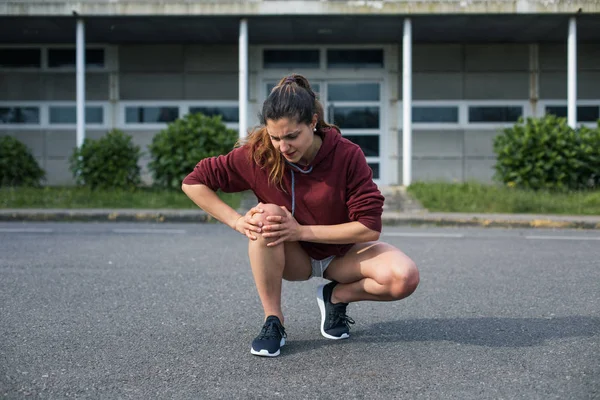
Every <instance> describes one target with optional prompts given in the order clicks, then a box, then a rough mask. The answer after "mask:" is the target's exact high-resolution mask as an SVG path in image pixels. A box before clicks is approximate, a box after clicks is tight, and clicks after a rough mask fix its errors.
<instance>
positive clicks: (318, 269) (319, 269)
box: [310, 256, 335, 278]
mask: <svg viewBox="0 0 600 400" xmlns="http://www.w3.org/2000/svg"><path fill="white" fill-rule="evenodd" d="M334 258H335V256H329V257H327V258H324V259H322V260H315V259H314V258H311V259H310V265H311V267H312V273H311V275H310V277H311V278H322V277H323V274H324V273H325V270H326V269H327V267H329V264H331V262H332V261H333V259H334Z"/></svg>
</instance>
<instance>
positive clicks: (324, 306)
mask: <svg viewBox="0 0 600 400" xmlns="http://www.w3.org/2000/svg"><path fill="white" fill-rule="evenodd" d="M335 285H337V282H330V283H328V284H327V285H321V286H319V287H318V288H317V303H319V309H320V310H321V335H323V336H325V337H326V338H327V339H335V340H337V339H346V338H348V337H350V334H349V332H350V324H353V323H354V320H353V319H352V318H350V317H349V316H347V315H346V306H347V305H348V303H337V304H332V303H331V293H333V288H334V287H335Z"/></svg>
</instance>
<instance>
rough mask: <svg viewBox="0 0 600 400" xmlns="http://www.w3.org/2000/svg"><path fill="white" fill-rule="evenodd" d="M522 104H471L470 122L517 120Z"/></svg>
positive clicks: (520, 113)
mask: <svg viewBox="0 0 600 400" xmlns="http://www.w3.org/2000/svg"><path fill="white" fill-rule="evenodd" d="M522 115H523V107H522V106H469V122H475V123H480V122H484V123H485V122H496V123H497V122H517V120H518V119H519V117H521V116H522Z"/></svg>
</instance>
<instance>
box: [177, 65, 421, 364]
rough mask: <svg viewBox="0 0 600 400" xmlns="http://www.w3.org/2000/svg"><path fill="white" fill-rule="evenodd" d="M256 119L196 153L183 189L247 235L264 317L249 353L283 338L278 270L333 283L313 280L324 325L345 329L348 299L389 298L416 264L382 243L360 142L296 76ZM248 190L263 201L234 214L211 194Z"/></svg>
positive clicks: (410, 286)
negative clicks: (235, 139) (220, 148)
mask: <svg viewBox="0 0 600 400" xmlns="http://www.w3.org/2000/svg"><path fill="white" fill-rule="evenodd" d="M260 119H261V126H260V127H258V128H257V129H255V130H254V131H253V132H252V133H251V134H250V135H249V136H248V137H247V139H246V140H245V141H244V142H243V143H240V145H239V146H237V147H236V148H235V149H234V150H232V151H231V152H230V153H229V154H227V155H224V156H219V157H211V158H207V159H204V160H202V161H200V162H199V163H198V164H197V166H196V167H195V168H194V171H192V172H191V173H190V174H189V175H188V176H187V177H186V178H185V179H184V181H183V186H182V189H183V191H184V192H185V193H186V194H187V196H188V197H189V198H190V199H191V200H192V201H194V203H196V204H197V205H198V206H199V207H200V208H202V209H203V210H205V211H206V212H207V213H209V214H211V215H212V216H214V217H215V218H216V219H218V220H219V221H221V222H222V223H224V224H227V225H228V226H230V227H231V228H232V229H235V230H236V231H238V232H240V233H241V234H244V235H245V236H246V237H247V238H248V239H249V245H248V247H249V248H248V253H249V258H250V266H251V268H252V273H253V276H254V281H255V284H256V288H257V290H258V294H259V297H260V300H261V303H262V306H263V308H264V313H265V321H264V324H263V327H262V330H261V332H260V334H259V335H258V336H257V337H256V338H255V339H254V341H253V342H252V346H251V353H252V354H255V355H259V356H269V357H273V356H277V355H279V353H280V348H281V346H283V345H284V344H285V338H286V332H285V329H284V318H283V313H282V311H281V284H282V279H286V280H289V281H301V280H308V279H310V278H311V277H313V276H317V277H323V278H325V279H328V280H330V281H331V282H330V283H328V284H326V285H321V286H319V287H318V289H317V303H318V305H319V309H320V311H321V334H322V335H323V336H324V337H326V338H328V339H345V338H347V337H349V324H353V323H354V321H353V320H352V319H351V318H350V317H348V316H347V315H346V306H347V305H348V303H351V302H355V301H361V300H372V301H392V300H399V299H402V298H404V297H406V296H409V295H410V294H411V293H412V292H413V291H414V290H415V289H416V287H417V285H418V283H419V272H418V270H417V267H416V266H415V263H414V262H413V261H412V260H411V259H410V258H409V257H408V256H406V255H405V254H404V253H402V252H401V251H400V250H398V249H396V248H395V247H393V246H391V245H389V244H386V243H382V242H379V241H378V239H379V235H380V232H381V214H382V211H383V202H384V198H383V196H382V195H381V193H380V192H379V190H378V188H377V186H376V185H375V183H374V182H373V179H372V177H373V175H372V172H371V169H370V168H369V166H368V165H367V162H366V159H365V156H364V154H363V152H362V150H361V149H360V147H359V146H357V145H356V144H354V143H352V142H351V141H349V140H347V139H345V138H343V137H342V136H341V134H340V132H339V130H338V128H337V127H336V126H333V125H330V124H327V123H326V122H325V121H324V120H323V108H322V106H321V104H320V102H319V101H318V100H317V98H316V96H315V93H314V92H313V91H312V89H311V87H310V84H309V82H308V81H307V80H306V78H304V77H303V76H301V75H291V76H289V77H286V78H284V79H282V80H281V81H280V82H279V84H278V85H277V86H276V87H275V88H274V89H273V90H272V91H271V93H270V95H269V97H268V98H267V100H266V101H265V102H264V104H263V109H262V113H261V115H260ZM217 189H221V190H223V191H224V192H240V191H245V190H252V191H253V192H254V194H255V195H256V197H257V199H258V200H259V201H260V202H259V204H258V205H257V206H255V207H254V208H252V209H251V210H250V211H248V213H246V215H240V214H238V213H237V212H236V211H235V210H234V209H232V208H231V207H229V206H228V205H226V204H225V203H224V202H223V201H221V200H220V199H219V197H218V196H217V195H216V194H215V191H216V190H217Z"/></svg>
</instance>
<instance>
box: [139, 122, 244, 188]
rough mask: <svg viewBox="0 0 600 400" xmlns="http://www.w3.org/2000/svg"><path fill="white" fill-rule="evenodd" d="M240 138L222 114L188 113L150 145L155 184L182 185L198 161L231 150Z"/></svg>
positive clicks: (156, 136)
mask: <svg viewBox="0 0 600 400" xmlns="http://www.w3.org/2000/svg"><path fill="white" fill-rule="evenodd" d="M236 140H237V132H236V131H234V130H232V129H228V128H227V127H226V126H225V125H224V124H223V122H221V117H220V116H214V117H207V116H206V115H203V114H200V113H197V114H188V115H186V116H185V117H183V118H182V119H178V120H176V121H174V122H172V123H170V124H169V125H168V126H167V128H166V129H164V130H162V131H160V132H159V133H158V134H156V135H155V136H154V138H153V139H152V143H151V144H150V145H149V146H148V149H149V150H150V154H151V157H152V160H151V161H150V163H149V164H148V168H149V169H150V171H152V174H153V177H154V184H155V185H156V186H159V187H163V188H172V189H178V188H180V187H181V181H182V180H183V178H185V176H186V175H187V174H189V173H190V172H191V171H192V170H193V169H194V167H195V166H196V164H197V163H198V161H200V160H202V159H204V158H207V157H212V156H218V155H220V154H225V153H227V152H229V151H230V150H231V149H232V148H233V146H234V145H235V142H236Z"/></svg>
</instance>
